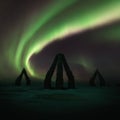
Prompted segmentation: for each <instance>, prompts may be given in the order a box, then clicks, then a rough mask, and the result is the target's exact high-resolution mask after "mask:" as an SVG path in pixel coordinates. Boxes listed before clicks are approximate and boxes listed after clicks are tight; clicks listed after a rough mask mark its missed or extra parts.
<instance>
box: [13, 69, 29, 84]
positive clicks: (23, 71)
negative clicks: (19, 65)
mask: <svg viewBox="0 0 120 120" xmlns="http://www.w3.org/2000/svg"><path fill="white" fill-rule="evenodd" d="M23 75H24V77H25V80H26V85H27V86H29V85H31V80H30V78H29V77H28V75H27V72H26V70H25V68H23V70H22V72H21V74H20V75H19V76H18V77H17V79H16V81H15V85H16V86H21V81H22V78H23Z"/></svg>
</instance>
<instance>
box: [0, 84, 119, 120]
mask: <svg viewBox="0 0 120 120" xmlns="http://www.w3.org/2000/svg"><path fill="white" fill-rule="evenodd" d="M0 116H1V117H3V118H4V119H8V118H9V119H16V120H18V119H21V120H24V119H26V120H31V119H33V120H64V119H65V120H76V119H77V120H78V119H83V118H89V119H91V118H92V119H93V118H95V119H98V118H101V119H103V118H104V117H107V118H111V117H113V118H115V117H116V118H120V88H119V87H116V88H115V87H104V88H95V87H80V88H77V89H74V90H44V89H41V88H39V87H35V86H34V87H15V86H11V87H8V86H4V87H0ZM4 119H3V120H4Z"/></svg>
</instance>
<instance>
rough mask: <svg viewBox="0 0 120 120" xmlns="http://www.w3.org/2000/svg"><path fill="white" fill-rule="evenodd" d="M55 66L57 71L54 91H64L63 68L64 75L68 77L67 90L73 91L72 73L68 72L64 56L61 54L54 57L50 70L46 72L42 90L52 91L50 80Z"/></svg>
mask: <svg viewBox="0 0 120 120" xmlns="http://www.w3.org/2000/svg"><path fill="white" fill-rule="evenodd" d="M56 66H57V69H56V70H57V71H56V86H55V89H64V80H63V67H64V69H65V72H66V75H67V77H68V88H69V89H74V88H75V80H74V76H73V74H72V71H71V70H70V68H69V66H68V64H67V61H66V59H65V56H64V55H63V54H61V53H59V54H57V55H56V57H55V58H54V61H53V63H52V65H51V67H50V69H49V70H48V72H47V74H46V78H45V80H44V88H45V89H52V83H51V78H52V76H53V73H54V71H55V68H56Z"/></svg>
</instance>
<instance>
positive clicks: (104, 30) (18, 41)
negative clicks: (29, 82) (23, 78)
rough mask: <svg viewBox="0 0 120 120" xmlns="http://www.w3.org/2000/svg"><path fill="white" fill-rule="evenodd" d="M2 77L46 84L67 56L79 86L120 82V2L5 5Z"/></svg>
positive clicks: (0, 20) (0, 37)
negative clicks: (97, 76) (95, 78)
mask: <svg viewBox="0 0 120 120" xmlns="http://www.w3.org/2000/svg"><path fill="white" fill-rule="evenodd" d="M0 53H1V56H0V76H1V78H2V80H3V79H5V78H10V79H11V78H16V77H17V75H19V73H20V72H21V70H22V68H23V67H25V68H26V70H27V72H28V73H29V75H30V76H31V77H34V78H37V79H44V77H45V74H46V72H47V70H48V69H49V67H50V65H51V63H52V61H53V59H54V57H55V55H56V54H57V53H63V54H64V55H65V57H66V59H67V61H68V64H69V66H70V68H71V70H72V71H73V74H74V76H75V79H76V81H88V80H89V77H91V75H92V74H93V72H94V71H95V69H96V68H98V69H99V70H100V72H101V74H102V75H103V76H104V78H105V79H106V80H107V81H111V80H113V81H118V80H120V0H0Z"/></svg>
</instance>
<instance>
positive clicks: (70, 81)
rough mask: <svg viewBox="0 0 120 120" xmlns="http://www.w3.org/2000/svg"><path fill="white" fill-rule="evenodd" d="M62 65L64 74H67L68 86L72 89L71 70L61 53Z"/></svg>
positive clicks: (73, 86)
mask: <svg viewBox="0 0 120 120" xmlns="http://www.w3.org/2000/svg"><path fill="white" fill-rule="evenodd" d="M63 65H64V68H65V71H66V74H67V76H68V88H70V89H73V88H75V80H74V76H73V74H72V71H71V70H70V68H69V66H68V64H67V61H66V59H65V57H64V55H63Z"/></svg>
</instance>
